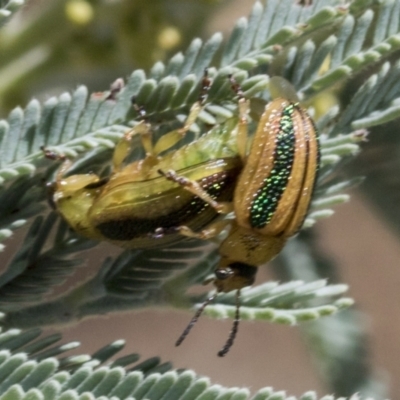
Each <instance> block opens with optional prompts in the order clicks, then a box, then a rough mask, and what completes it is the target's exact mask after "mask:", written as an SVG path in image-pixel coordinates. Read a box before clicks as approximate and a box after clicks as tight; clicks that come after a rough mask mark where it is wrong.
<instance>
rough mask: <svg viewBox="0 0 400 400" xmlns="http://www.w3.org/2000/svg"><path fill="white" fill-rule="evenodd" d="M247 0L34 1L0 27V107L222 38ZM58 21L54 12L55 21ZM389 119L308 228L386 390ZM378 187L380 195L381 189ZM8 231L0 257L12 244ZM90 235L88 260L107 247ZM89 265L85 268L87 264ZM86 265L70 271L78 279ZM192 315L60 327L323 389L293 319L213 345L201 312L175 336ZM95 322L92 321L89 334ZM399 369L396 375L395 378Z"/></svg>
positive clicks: (394, 236) (216, 335)
mask: <svg viewBox="0 0 400 400" xmlns="http://www.w3.org/2000/svg"><path fill="white" fill-rule="evenodd" d="M253 3H254V2H253V0H229V1H222V0H221V1H216V0H215V1H213V0H168V1H167V0H165V1H157V0H97V1H96V0H93V1H86V0H69V1H66V0H62V1H61V0H58V1H50V0H40V1H39V0H32V1H30V2H29V3H28V5H27V7H25V8H24V9H23V10H22V12H20V13H19V15H18V16H17V17H16V18H14V19H13V20H12V21H11V22H10V23H9V24H8V25H7V26H6V27H5V28H3V30H2V32H1V35H0V115H1V117H2V118H4V117H6V116H7V113H8V111H9V110H11V109H12V108H13V107H16V106H22V107H23V106H24V105H26V104H27V102H28V101H29V100H30V99H31V98H32V97H36V98H39V99H40V100H41V101H43V100H45V99H47V98H49V97H50V96H52V95H59V94H61V93H62V92H64V91H66V90H67V91H72V90H73V89H75V88H76V87H77V86H78V85H79V84H85V85H87V86H88V87H89V91H90V92H93V91H103V90H106V89H107V88H108V87H109V85H110V83H111V82H113V81H114V80H115V79H116V78H118V77H123V78H125V77H127V76H129V74H130V73H131V72H132V70H134V69H137V68H143V69H144V70H149V69H150V68H151V66H152V65H153V64H154V63H155V62H156V61H165V60H167V59H168V58H170V57H171V56H172V55H173V54H175V53H176V52H178V51H180V50H182V51H184V50H185V49H186V48H187V46H188V44H189V43H190V41H191V40H192V39H193V38H194V37H197V36H199V37H201V38H203V39H207V38H208V37H210V36H211V34H213V33H214V32H216V31H222V32H223V33H224V35H225V37H226V36H227V35H228V34H229V31H230V30H231V29H232V27H233V24H234V22H235V21H236V20H237V19H238V18H239V17H241V16H246V15H247V14H248V13H249V11H250V9H251V7H252V5H253ZM60 21H62V23H60ZM398 128H399V123H398V122H397V123H396V124H394V123H392V124H390V125H388V126H385V127H383V128H382V127H379V129H377V130H376V132H375V131H374V132H372V133H371V135H370V140H369V142H368V143H366V144H365V145H364V147H365V151H364V152H363V153H362V154H361V155H360V156H359V157H358V159H357V160H356V161H355V162H354V163H352V164H351V165H349V166H347V168H348V171H349V172H350V173H355V174H357V175H366V181H365V183H364V184H363V186H362V187H361V188H360V189H359V190H353V191H352V193H351V195H352V198H351V201H350V203H348V204H346V205H342V206H340V207H337V208H336V210H335V215H334V216H333V217H332V218H329V219H328V220H325V221H323V222H319V223H318V224H317V226H316V227H315V236H316V238H317V241H318V243H319V247H320V249H321V252H322V253H323V254H324V256H325V257H327V258H329V259H330V260H332V261H333V262H334V263H335V264H336V266H337V267H338V269H339V281H340V282H343V283H347V284H349V285H350V291H349V295H350V296H351V297H353V298H354V299H355V300H356V304H357V309H358V310H359V311H360V313H362V316H363V317H362V321H363V324H364V329H365V331H366V333H367V335H368V340H369V345H370V351H371V354H370V355H369V357H370V362H371V365H372V369H373V372H374V374H375V375H376V377H377V378H378V379H380V380H382V381H383V382H387V383H388V384H389V386H390V398H393V399H396V398H400V387H399V385H398V384H397V383H396V380H397V378H398V377H399V376H400V362H399V361H398V355H399V354H400V340H399V337H400V313H399V306H400V290H399V288H400V268H399V260H400V242H399V240H398V238H399V229H398V223H397V218H398V215H397V214H398V212H397V210H398V202H397V200H398V197H399V196H398V195H397V193H399V190H398V182H397V180H396V175H395V174H396V169H397V170H398V165H397V159H398V149H399V147H398V143H397V138H396V134H397V132H398ZM382 193H383V196H382ZM17 240H18V236H15V237H14V239H13V240H12V241H11V243H10V244H11V245H10V246H9V247H8V249H7V252H6V253H5V254H4V260H6V259H7V257H8V256H9V254H11V253H12V252H13V251H14V248H13V244H14V245H17V244H18V243H17ZM116 251H117V249H115V248H111V246H103V245H102V246H99V247H98V248H97V249H96V250H95V257H93V258H92V260H91V262H92V267H93V266H94V267H95V266H96V263H97V260H98V259H100V258H102V257H103V256H104V255H105V254H109V253H110V252H116ZM89 270H90V268H89ZM85 276H86V272H85V271H82V272H81V275H79V274H78V276H75V277H74V279H84V278H85ZM258 279H259V281H265V280H267V279H277V277H276V275H274V272H273V270H272V269H269V268H265V269H263V271H260V274H259V278H258ZM190 318H191V314H189V313H183V312H181V313H179V312H176V311H172V310H170V311H168V310H165V309H163V310H148V311H140V312H132V313H130V314H129V315H127V314H121V315H113V316H105V317H99V318H97V319H93V318H91V319H88V320H85V321H82V322H80V323H78V324H76V325H73V326H67V327H65V326H63V327H59V329H61V330H62V332H63V334H64V338H65V340H66V341H69V340H79V341H80V342H81V343H82V347H81V348H80V349H78V350H77V351H76V353H86V352H87V353H91V352H93V351H94V350H96V349H97V348H99V347H102V346H103V345H105V344H106V343H109V342H111V341H114V340H117V339H120V338H124V339H126V340H127V346H126V349H125V350H124V352H126V353H128V352H137V351H139V349H140V353H141V355H142V356H143V357H152V356H156V355H159V356H161V357H162V359H163V361H172V362H173V364H174V367H176V368H191V369H194V370H195V371H196V372H197V373H198V374H199V375H204V376H209V377H210V378H211V379H212V381H213V382H214V383H219V384H221V385H227V386H238V387H242V386H244V387H248V388H250V389H251V391H253V392H255V391H256V390H257V389H259V388H261V387H264V386H273V387H274V388H275V389H276V390H280V389H284V390H287V391H288V393H289V394H294V395H300V394H301V393H303V392H305V391H307V390H317V391H318V392H319V394H320V395H322V394H325V393H326V391H327V389H326V388H325V387H324V385H323V383H322V382H321V381H320V380H319V376H318V371H317V370H316V367H315V365H313V360H312V357H311V355H310V353H309V352H308V350H307V345H306V344H305V342H304V341H303V340H302V335H301V331H300V329H298V328H297V327H294V328H293V327H287V326H280V325H274V324H269V323H263V322H257V323H249V322H244V323H242V324H241V326H240V329H239V331H240V332H239V335H238V337H237V339H236V343H235V346H233V348H232V350H231V352H230V353H229V355H228V356H227V357H225V358H223V359H221V358H218V357H217V356H216V353H217V351H218V350H219V349H220V347H221V346H222V344H223V343H224V342H225V340H226V337H227V335H228V332H229V331H230V329H231V321H230V320H229V321H215V320H210V319H207V318H202V319H201V320H200V322H198V324H197V326H196V327H195V329H194V330H193V332H192V333H191V335H190V336H189V337H188V338H187V340H186V341H185V343H184V344H182V346H181V347H179V348H175V347H174V343H175V341H176V339H177V337H178V336H179V335H180V333H181V332H182V330H183V329H184V327H185V326H186V324H187V323H188V321H189V319H190ZM93 332H96V334H95V335H93ZM396 377H397V378H396Z"/></svg>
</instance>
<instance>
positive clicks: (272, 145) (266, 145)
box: [168, 77, 320, 357]
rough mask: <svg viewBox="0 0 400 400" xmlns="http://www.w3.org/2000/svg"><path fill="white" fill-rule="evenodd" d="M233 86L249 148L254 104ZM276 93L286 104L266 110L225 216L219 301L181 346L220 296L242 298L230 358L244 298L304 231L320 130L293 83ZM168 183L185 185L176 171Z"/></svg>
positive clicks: (277, 102)
mask: <svg viewBox="0 0 400 400" xmlns="http://www.w3.org/2000/svg"><path fill="white" fill-rule="evenodd" d="M231 83H232V87H233V88H234V90H235V91H236V93H237V94H238V97H239V114H240V116H239V126H240V128H239V129H238V130H239V131H240V137H241V139H240V143H242V146H243V144H244V143H246V142H247V139H246V137H247V123H246V115H247V113H248V111H249V101H248V100H246V99H245V98H244V96H243V92H242V91H241V89H240V87H239V85H238V84H237V83H236V82H235V81H234V80H233V78H232V77H231ZM270 91H271V94H273V95H274V96H276V93H278V94H279V93H280V92H282V91H284V92H285V98H283V97H276V98H275V99H273V100H272V101H271V102H270V103H268V104H267V105H266V106H265V109H264V112H263V113H262V115H261V117H260V119H259V121H258V125H257V129H256V132H255V134H254V138H253V141H252V144H251V147H250V150H249V151H248V153H246V152H245V148H244V147H243V148H242V149H241V150H239V153H240V154H241V155H242V162H243V168H242V170H241V172H240V174H239V177H238V179H237V182H236V186H235V191H234V196H233V202H232V204H231V205H230V206H229V205H225V208H224V210H225V212H229V211H232V210H233V212H234V218H233V219H231V220H224V222H225V223H226V225H229V226H230V230H229V233H228V236H227V237H226V238H225V240H223V241H222V243H221V244H220V246H219V253H220V256H221V257H220V261H219V265H218V266H217V268H216V270H215V278H214V280H213V283H214V285H215V287H216V293H215V294H214V295H212V296H211V297H210V298H209V299H207V300H206V301H205V302H204V303H203V305H202V306H201V307H200V308H199V309H198V310H197V312H196V314H195V316H194V317H193V319H192V320H191V321H190V323H189V325H188V326H187V328H186V329H185V330H184V332H183V333H182V335H181V336H180V337H179V339H178V341H177V342H176V345H177V346H179V345H180V344H181V343H182V341H183V340H184V339H185V337H186V336H187V334H188V333H189V332H190V330H191V328H192V327H193V325H194V323H195V322H196V321H197V319H198V318H199V316H200V315H201V313H202V312H203V310H204V308H205V307H206V306H207V305H208V304H209V303H210V302H211V301H213V300H214V298H215V296H216V295H217V294H218V293H220V292H230V291H232V290H236V315H235V320H234V325H233V328H232V331H231V334H230V336H229V338H228V340H227V342H226V344H225V346H224V347H223V348H222V350H221V351H219V353H218V355H219V356H221V357H222V356H224V355H225V354H226V353H227V352H228V351H229V349H230V347H231V346H232V344H233V341H234V339H235V336H236V333H237V330H238V324H239V317H240V315H239V306H240V300H239V299H240V290H241V289H242V288H243V287H246V286H250V285H251V284H252V283H253V282H254V279H255V275H256V272H257V269H258V267H259V266H260V265H263V264H265V263H266V262H268V261H270V260H272V259H273V258H274V257H275V256H276V255H278V254H279V253H280V251H281V250H282V249H283V247H284V245H285V243H286V241H287V240H288V239H289V238H290V237H291V236H293V235H295V234H296V233H297V232H298V231H299V230H300V228H301V227H302V225H303V222H304V219H305V217H306V214H307V211H308V209H309V206H310V203H311V199H312V195H313V191H314V188H315V183H316V179H317V173H318V169H319V163H320V144H319V138H318V134H317V130H316V128H315V125H314V123H313V120H312V118H311V117H310V115H309V114H308V113H307V111H306V110H305V109H304V108H302V107H301V106H300V104H299V103H298V101H297V95H296V94H295V92H294V89H292V88H291V87H290V85H288V83H287V82H286V81H285V80H283V79H282V78H279V77H276V78H272V79H271V81H270ZM168 178H169V179H171V180H173V181H175V182H178V183H179V182H180V176H179V174H178V173H175V172H174V171H169V174H168ZM184 184H185V187H186V188H187V190H192V189H191V186H190V184H189V183H188V182H185V183H184ZM193 192H194V193H195V191H193ZM198 195H200V194H198ZM210 205H211V203H210ZM220 212H221V211H220ZM223 212H224V211H223ZM226 225H221V224H220V223H219V225H216V224H210V225H209V226H207V227H206V229H204V230H203V231H202V232H193V231H192V230H191V229H190V228H189V227H181V232H182V233H183V234H185V235H187V236H190V237H197V238H201V239H205V240H207V239H210V238H212V237H214V236H216V235H218V234H219V233H220V231H221V229H223V228H225V227H226Z"/></svg>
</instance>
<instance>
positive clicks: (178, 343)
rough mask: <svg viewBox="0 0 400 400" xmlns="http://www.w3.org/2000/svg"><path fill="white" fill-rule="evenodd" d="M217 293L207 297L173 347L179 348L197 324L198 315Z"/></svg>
mask: <svg viewBox="0 0 400 400" xmlns="http://www.w3.org/2000/svg"><path fill="white" fill-rule="evenodd" d="M217 294H218V292H217V293H215V294H213V295H212V296H211V297H209V298H208V299H207V300H206V301H205V302H204V303H203V304H202V305H201V307H200V308H199V309H198V310H197V311H196V314H194V317H193V318H192V320H191V321H190V322H189V324H188V326H187V327H186V329H185V330H184V331H183V332H182V335H181V336H179V339H178V340H177V341H176V343H175V346H179V345H180V344H181V343H182V342H183V341H184V340H185V338H186V336H187V335H188V334H189V332H190V331H191V330H192V328H193V326H194V324H195V323H196V322H197V320H198V319H199V317H200V315H201V314H202V313H203V311H204V309H205V308H206V307H207V306H208V305H209V304H210V303H211V302H212V301H213V300H214V299H215V297H216V296H217Z"/></svg>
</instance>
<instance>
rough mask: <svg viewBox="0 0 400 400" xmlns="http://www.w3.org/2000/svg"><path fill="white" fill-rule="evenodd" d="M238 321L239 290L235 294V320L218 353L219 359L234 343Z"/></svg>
mask: <svg viewBox="0 0 400 400" xmlns="http://www.w3.org/2000/svg"><path fill="white" fill-rule="evenodd" d="M239 321H240V290H238V291H237V292H236V313H235V320H234V321H233V326H232V330H231V333H230V334H229V337H228V340H227V341H226V343H225V346H224V347H223V348H222V349H221V350H220V351H219V352H218V356H219V357H224V356H225V355H226V354H227V353H228V351H229V350H230V348H231V347H232V345H233V342H234V341H235V338H236V334H237V332H238V328H239Z"/></svg>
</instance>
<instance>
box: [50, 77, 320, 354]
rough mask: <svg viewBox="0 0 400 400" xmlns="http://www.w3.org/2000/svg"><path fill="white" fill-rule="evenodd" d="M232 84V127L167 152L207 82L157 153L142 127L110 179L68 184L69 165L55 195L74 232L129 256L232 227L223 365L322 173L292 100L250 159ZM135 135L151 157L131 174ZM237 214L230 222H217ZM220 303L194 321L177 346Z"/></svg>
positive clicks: (224, 276) (88, 177)
mask: <svg viewBox="0 0 400 400" xmlns="http://www.w3.org/2000/svg"><path fill="white" fill-rule="evenodd" d="M230 81H231V85H232V88H233V89H234V91H235V92H236V94H237V96H238V98H239V100H238V115H237V116H236V117H235V118H231V119H229V120H227V121H226V122H225V123H223V124H220V125H216V126H215V127H213V128H212V129H210V131H209V132H208V133H206V134H204V135H203V136H201V137H200V138H199V139H197V140H195V141H194V142H192V143H190V144H188V145H186V146H182V147H181V148H179V149H178V150H176V151H168V150H169V149H170V148H171V147H172V146H174V145H175V144H177V143H178V142H179V140H180V139H181V138H182V137H183V136H184V135H185V134H186V133H187V131H188V130H189V129H190V126H191V125H192V124H193V122H194V121H195V120H196V118H197V116H198V114H199V113H200V111H201V109H202V107H203V104H204V101H205V98H206V94H207V91H208V89H209V87H210V84H211V83H210V80H209V79H208V77H207V74H205V76H204V78H203V81H202V90H201V94H200V97H199V100H198V101H197V102H196V103H195V104H194V105H193V106H192V108H191V111H190V113H189V115H188V117H187V119H186V121H185V123H184V126H183V127H182V128H180V129H176V130H173V131H171V132H169V133H167V134H165V135H164V136H162V137H161V138H160V139H159V140H158V141H157V142H156V143H155V144H153V143H152V138H151V127H150V125H149V124H148V122H147V121H146V119H145V118H143V119H142V121H140V122H139V123H138V124H137V125H136V126H135V127H134V128H133V129H132V130H131V131H129V132H127V133H126V134H125V135H124V137H123V138H122V139H121V141H120V142H119V143H118V144H117V146H116V148H115V151H114V155H113V171H112V173H111V175H110V177H109V179H106V180H104V179H100V178H99V177H98V176H97V175H94V174H82V175H72V176H69V177H66V178H65V177H64V175H65V174H66V172H67V171H68V169H69V167H70V165H71V163H70V162H69V161H68V160H66V161H65V162H64V164H63V165H62V166H61V168H60V169H59V171H58V173H57V176H56V182H55V183H54V184H53V194H52V202H53V203H54V205H55V207H56V209H57V210H58V212H59V213H60V214H61V215H62V216H63V217H64V219H65V220H66V221H67V222H68V223H69V225H70V226H71V227H72V228H73V229H74V230H76V231H77V232H79V233H81V234H82V235H84V236H86V237H89V238H92V239H98V240H106V241H109V242H112V243H114V244H116V245H119V246H121V247H125V248H149V247H153V246H159V245H165V244H168V243H172V242H174V241H176V240H180V239H182V238H185V237H197V238H201V239H204V240H207V239H210V238H213V237H215V236H217V235H218V234H219V233H221V232H222V231H223V230H224V229H226V228H227V227H228V226H230V230H229V233H228V235H227V237H226V239H225V240H223V241H222V243H221V244H220V247H219V252H220V255H221V259H220V262H219V265H218V266H217V268H216V270H215V279H214V285H215V286H216V289H217V293H219V292H229V291H231V290H236V291H237V310H236V318H235V322H234V326H233V329H232V332H231V335H230V336H229V339H228V341H227V342H226V344H225V346H224V347H223V349H222V350H221V351H220V352H219V353H218V355H219V356H224V355H225V354H226V353H227V352H228V350H229V348H230V347H231V345H232V344H233V340H234V338H235V335H236V332H237V328H238V323H239V296H240V289H241V288H243V287H245V286H249V285H251V284H252V283H253V282H254V278H255V274H256V271H257V268H258V266H260V265H262V264H264V263H266V262H267V261H269V260H271V259H272V258H274V257H275V256H276V255H277V254H278V253H279V252H280V251H281V250H282V248H283V246H284V244H285V242H286V240H287V239H288V238H289V237H290V236H293V235H294V234H295V233H296V232H297V231H298V230H299V229H300V228H301V226H302V224H303V221H304V219H305V216H306V214H307V210H308V208H309V205H310V201H311V198H312V194H313V189H314V186H315V181H316V175H317V171H318V166H319V142H318V136H317V133H316V129H315V127H314V124H313V121H312V119H311V117H310V116H309V115H308V114H307V112H306V111H305V110H304V109H303V108H302V107H301V106H300V105H299V104H298V103H297V102H295V101H294V99H293V96H291V95H290V96H289V100H287V99H286V98H283V97H278V98H275V99H274V100H272V101H271V102H270V103H269V104H267V105H266V107H265V110H264V112H263V113H262V115H261V117H260V119H259V121H258V126H257V129H256V132H255V134H254V137H253V140H252V143H251V145H250V149H249V150H248V151H247V148H248V121H247V118H248V117H247V115H248V113H249V100H246V99H245V98H244V96H243V93H242V91H241V89H240V87H239V85H238V84H237V83H236V82H235V81H234V79H233V78H232V77H231V78H230ZM274 84H275V86H278V87H279V86H282V81H281V80H279V79H275V81H274ZM134 135H140V137H141V139H142V144H143V147H144V149H145V151H146V157H145V158H144V159H142V160H138V161H135V162H133V163H130V164H128V165H125V166H124V160H125V158H126V157H127V155H128V154H129V152H130V150H131V142H132V138H133V136H134ZM161 153H165V155H163V156H161V157H160V154H161ZM232 212H233V218H231V219H229V218H225V219H220V218H218V216H220V215H228V214H230V215H231V213H232ZM217 293H216V294H217ZM214 298H215V295H214V296H212V297H211V298H209V299H208V300H207V301H206V302H205V303H204V304H203V306H202V307H201V308H200V309H199V310H198V311H197V313H196V315H195V317H194V318H193V319H192V321H191V323H190V324H189V325H188V327H187V328H186V330H185V331H184V332H183V334H182V335H181V337H180V338H179V339H178V341H177V345H179V344H180V343H181V342H182V341H183V339H184V338H185V337H186V335H187V334H188V333H189V331H190V329H191V327H192V326H193V324H194V323H195V321H196V320H197V318H198V317H199V316H200V314H201V312H202V311H203V310H204V308H205V306H206V305H207V304H209V302H210V301H212V300H213V299H214Z"/></svg>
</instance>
